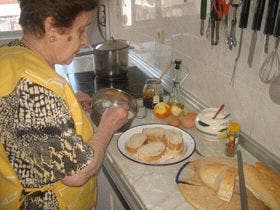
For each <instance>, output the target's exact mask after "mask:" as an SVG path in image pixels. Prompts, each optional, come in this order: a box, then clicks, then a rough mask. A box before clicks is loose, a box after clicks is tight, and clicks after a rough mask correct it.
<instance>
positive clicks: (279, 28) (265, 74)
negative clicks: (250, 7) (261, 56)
mask: <svg viewBox="0 0 280 210" xmlns="http://www.w3.org/2000/svg"><path fill="white" fill-rule="evenodd" d="M273 35H274V36H275V43H274V49H273V50H272V51H271V53H270V54H269V55H268V56H267V58H266V59H265V61H264V62H263V64H262V66H261V68H260V71H259V76H260V79H261V81H262V82H264V83H270V82H272V81H273V80H274V79H275V78H276V77H277V76H278V75H279V74H280V69H279V65H280V61H279V55H278V46H279V41H280V8H279V9H278V13H277V18H276V23H275V27H274V31H273Z"/></svg>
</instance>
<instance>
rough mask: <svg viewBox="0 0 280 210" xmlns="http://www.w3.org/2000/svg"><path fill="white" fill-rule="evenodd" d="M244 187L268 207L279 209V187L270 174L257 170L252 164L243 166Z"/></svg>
mask: <svg viewBox="0 0 280 210" xmlns="http://www.w3.org/2000/svg"><path fill="white" fill-rule="evenodd" d="M244 175H245V183H246V187H247V188H248V189H249V190H250V191H251V192H252V193H253V194H254V196H255V197H256V198H257V199H259V200H261V201H263V202H264V204H265V205H267V206H268V207H269V208H270V209H272V210H273V209H280V199H279V195H280V187H279V185H278V183H276V182H275V181H274V179H273V178H272V177H271V176H267V175H265V174H262V173H261V172H259V171H258V170H257V169H256V168H255V167H254V166H252V165H245V166H244Z"/></svg>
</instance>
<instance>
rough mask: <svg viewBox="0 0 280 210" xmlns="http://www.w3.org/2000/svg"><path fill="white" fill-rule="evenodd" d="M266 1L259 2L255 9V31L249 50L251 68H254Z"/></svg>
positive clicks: (253, 27)
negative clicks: (253, 63)
mask: <svg viewBox="0 0 280 210" xmlns="http://www.w3.org/2000/svg"><path fill="white" fill-rule="evenodd" d="M264 5H265V0H257V4H256V7H255V12H254V19H253V24H252V30H253V31H254V32H253V34H252V39H251V44H250V49H249V56H248V60H247V63H248V65H249V67H250V68H251V67H252V62H253V57H254V53H255V47H256V42H257V31H259V30H260V28H261V23H262V18H263V11H264Z"/></svg>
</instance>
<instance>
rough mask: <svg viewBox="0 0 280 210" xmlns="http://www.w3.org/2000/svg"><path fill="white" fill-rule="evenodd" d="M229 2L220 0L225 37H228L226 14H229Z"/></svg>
mask: <svg viewBox="0 0 280 210" xmlns="http://www.w3.org/2000/svg"><path fill="white" fill-rule="evenodd" d="M229 6H230V1H229V0H228V1H226V0H222V10H223V17H224V21H223V22H224V32H225V37H226V39H227V37H228V12H229Z"/></svg>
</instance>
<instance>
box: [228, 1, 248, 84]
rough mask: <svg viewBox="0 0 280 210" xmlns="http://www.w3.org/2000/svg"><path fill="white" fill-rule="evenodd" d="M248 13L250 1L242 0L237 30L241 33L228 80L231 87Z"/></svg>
mask: <svg viewBox="0 0 280 210" xmlns="http://www.w3.org/2000/svg"><path fill="white" fill-rule="evenodd" d="M249 12H250V0H243V1H242V8H241V13H240V20H239V28H241V33H240V38H239V48H238V53H237V56H236V58H235V60H234V67H233V71H232V75H231V80H230V83H231V86H232V87H233V86H234V79H235V71H236V67H237V62H238V60H239V57H240V53H241V48H242V39H243V29H244V28H247V24H248V17H249Z"/></svg>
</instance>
